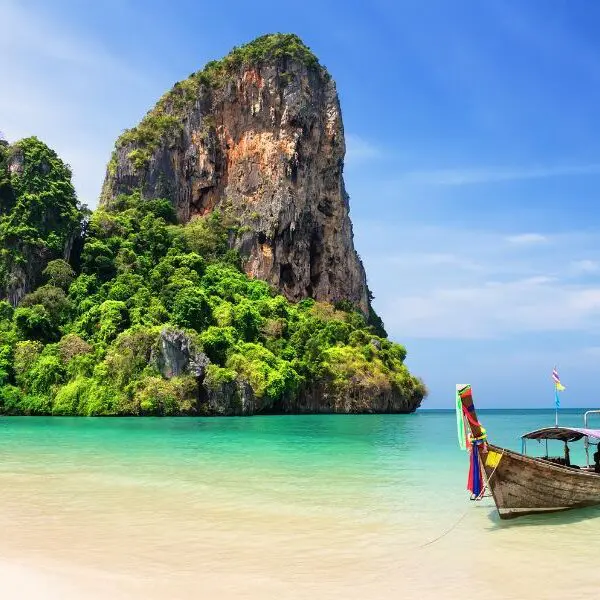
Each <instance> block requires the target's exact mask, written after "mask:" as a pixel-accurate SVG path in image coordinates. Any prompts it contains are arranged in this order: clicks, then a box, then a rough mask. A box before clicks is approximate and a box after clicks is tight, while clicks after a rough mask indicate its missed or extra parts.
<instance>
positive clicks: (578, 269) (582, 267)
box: [571, 258, 600, 273]
mask: <svg viewBox="0 0 600 600" xmlns="http://www.w3.org/2000/svg"><path fill="white" fill-rule="evenodd" d="M571 270H572V271H573V272H575V273H597V272H598V271H599V270H600V262H598V261H597V260H589V259H587V258H586V259H583V260H575V261H573V262H572V263H571Z"/></svg>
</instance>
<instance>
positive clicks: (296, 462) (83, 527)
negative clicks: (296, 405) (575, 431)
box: [0, 410, 600, 599]
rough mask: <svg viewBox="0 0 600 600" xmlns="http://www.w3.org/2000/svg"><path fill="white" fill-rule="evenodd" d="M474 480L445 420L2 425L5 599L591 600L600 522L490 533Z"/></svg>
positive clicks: (544, 415) (547, 415)
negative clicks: (483, 599)
mask: <svg viewBox="0 0 600 600" xmlns="http://www.w3.org/2000/svg"><path fill="white" fill-rule="evenodd" d="M582 414H583V410H581V411H568V412H567V411H563V412H562V414H561V423H562V424H571V425H581V424H582V423H583V420H582ZM480 420H481V421H482V422H483V424H484V425H485V426H486V428H487V430H488V435H489V436H490V438H491V440H493V441H494V442H495V443H498V444H500V445H504V446H507V447H509V448H514V449H517V450H520V446H521V444H520V439H519V435H520V434H521V433H523V432H525V431H529V430H531V429H535V428H537V427H540V426H544V425H552V424H553V423H554V414H553V412H551V411H548V412H543V411H481V414H480ZM592 426H594V425H593V424H592ZM536 445H537V444H536ZM576 445H577V444H573V452H572V455H571V456H572V459H576V460H578V461H579V462H581V461H582V460H583V456H582V454H581V453H577V452H576V451H575V446H576ZM555 448H556V453H557V454H560V453H561V446H560V445H555ZM535 449H536V448H535V446H533V443H532V446H531V447H530V450H535ZM467 470H468V461H467V456H466V454H465V453H464V452H462V451H460V449H459V448H458V444H457V438H456V426H455V417H454V414H453V413H451V412H433V411H423V412H419V413H417V414H413V415H369V416H366V415H365V416H355V415H348V416H346V415H336V416H333V415H332V416H329V415H327V416H306V417H305V416H293V417H289V416H288V417H276V416H273V417H253V418H220V419H209V418H206V419H202V418H200V419H187V418H185V419H184V418H179V419H151V418H144V419H81V418H80V419H77V418H74V419H70V418H51V419H46V418H4V419H0V505H1V507H2V509H1V510H0V532H1V533H0V577H1V578H2V580H3V581H4V585H3V593H2V598H61V599H66V598H106V597H111V598H145V599H154V598H156V599H163V598H164V599H166V598H169V599H173V598H198V597H210V598H261V599H269V598H277V599H283V598H293V599H296V598H309V597H310V598H345V599H349V598H367V597H368V598H373V599H379V598H381V599H383V598H396V597H399V596H405V597H417V596H419V597H420V598H463V597H464V596H465V594H468V593H477V594H478V595H483V594H485V596H487V597H488V598H499V599H500V598H523V597H525V596H526V595H532V594H535V595H536V597H538V598H540V597H543V598H562V597H564V596H567V595H568V596H570V597H585V596H586V595H588V594H589V595H592V594H594V592H595V591H596V590H597V585H598V576H597V573H598V560H599V559H598V551H597V548H595V547H594V542H595V540H597V539H599V536H600V510H596V509H586V510H580V511H572V512H569V513H562V514H554V515H543V516H539V517H538V516H536V517H523V518H520V519H517V520H514V521H500V520H499V519H498V517H497V514H496V512H495V509H494V506H493V503H492V501H491V499H484V500H483V501H482V502H477V503H474V502H470V501H469V494H468V492H467V491H466V490H465V484H466V477H467ZM469 590H471V592H469Z"/></svg>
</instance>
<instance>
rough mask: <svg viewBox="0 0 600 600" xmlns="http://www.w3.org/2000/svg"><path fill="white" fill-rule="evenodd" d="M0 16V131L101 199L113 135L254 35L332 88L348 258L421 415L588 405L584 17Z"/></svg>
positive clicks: (24, 2) (596, 17) (589, 105)
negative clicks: (462, 387)
mask: <svg viewBox="0 0 600 600" xmlns="http://www.w3.org/2000/svg"><path fill="white" fill-rule="evenodd" d="M223 6H224V5H222V4H221V3H217V2H214V1H213V2H198V1H196V2H191V1H181V2H172V1H171V2H166V1H151V0H146V1H141V0H130V1H125V0H107V1H104V2H102V1H98V2H94V3H87V2H85V3H83V2H76V1H66V0H55V1H54V2H53V3H52V5H51V6H50V4H48V3H47V2H43V1H41V0H18V1H17V0H15V1H11V0H0V15H1V20H0V23H1V25H2V35H0V80H1V81H2V93H1V94H0V130H2V131H3V132H4V133H5V135H6V137H7V138H8V139H9V140H15V139H18V138H20V137H23V136H26V135H37V136H38V137H40V138H42V139H43V140H44V141H46V142H47V143H48V144H50V145H51V146H52V147H53V148H55V149H56V150H57V151H58V152H59V154H60V155H61V156H62V157H63V158H64V159H65V160H66V161H67V162H69V164H71V165H72V167H73V170H74V174H75V183H76V187H77V190H78V193H79V196H80V199H81V200H82V201H84V202H86V203H88V204H89V205H90V206H94V205H95V204H96V200H97V197H98V193H99V190H100V186H101V183H102V179H103V176H104V169H105V165H106V162H107V160H108V158H109V155H110V151H111V148H112V145H113V143H114V140H115V138H116V137H117V136H118V135H119V133H120V132H121V131H122V130H123V129H125V128H127V127H130V126H132V125H133V124H135V123H136V122H137V121H139V119H140V118H141V117H142V116H143V114H144V113H145V112H146V111H147V110H148V109H149V108H150V107H151V106H152V105H153V104H154V102H155V101H156V100H157V99H158V97H159V96H160V95H162V93H163V92H164V91H166V90H167V89H168V88H170V87H171V86H172V84H173V83H174V82H175V81H178V80H181V79H183V78H185V77H187V76H188V75H189V74H190V73H191V72H193V71H195V70H197V69H198V68H200V67H201V66H202V65H203V64H204V63H205V62H206V61H208V60H211V59H215V58H219V57H221V56H223V55H224V54H226V53H227V52H228V51H229V50H230V48H231V47H232V46H234V45H240V44H242V43H244V42H246V41H249V40H251V39H253V38H254V37H256V36H258V35H262V34H264V33H269V32H274V31H282V32H294V33H297V34H298V35H300V37H302V39H303V40H304V41H305V43H306V44H307V45H309V46H310V47H311V48H312V49H313V51H314V52H315V53H316V54H317V55H318V56H319V58H320V60H321V62H322V63H323V64H324V65H326V66H327V67H328V69H329V70H330V72H331V74H332V76H333V77H334V79H335V80H336V82H337V87H338V91H339V94H340V98H341V103H342V111H343V117H344V124H345V130H346V136H347V146H348V151H347V160H346V167H345V176H346V185H347V188H348V192H349V193H350V202H351V216H352V219H353V223H354V233H355V243H356V247H357V249H358V251H359V253H360V254H361V256H362V258H363V261H364V263H365V266H366V269H367V274H368V278H369V284H370V287H371V289H372V291H373V293H374V294H375V297H376V299H375V308H376V310H378V311H379V313H380V314H381V315H382V317H383V319H384V321H385V323H386V326H387V329H388V332H389V334H390V337H392V338H393V339H394V340H396V341H399V342H401V343H403V344H405V345H406V346H407V349H408V360H407V363H408V365H409V366H410V368H411V369H412V370H413V371H414V372H415V373H416V374H418V375H420V376H422V377H423V379H424V380H425V382H426V383H427V384H428V386H429V389H430V397H429V399H428V400H427V401H426V404H425V406H428V407H432V408H433V407H451V406H452V402H453V395H454V384H455V383H463V382H470V383H472V384H473V386H474V394H475V395H476V400H477V403H478V405H479V406H487V407H491V406H522V407H544V406H547V407H552V405H553V389H552V382H551V379H550V373H551V370H552V367H553V366H554V365H555V364H556V365H558V368H559V372H560V374H561V377H562V379H563V382H564V383H565V385H566V386H567V390H566V391H565V392H563V394H562V404H563V406H565V407H567V406H592V405H600V379H599V378H598V376H597V371H598V366H599V365H600V235H599V234H600V203H599V202H598V200H599V198H598V196H599V190H600V111H599V110H598V106H599V105H600V61H599V60H598V57H599V55H600V41H598V36H597V30H598V26H600V4H598V3H593V2H579V3H576V2H558V1H553V2H548V1H546V0H528V1H527V2H524V1H522V0H512V1H498V0H489V1H487V2H485V3H474V2H471V1H463V0H453V1H452V2H447V1H445V0H437V1H436V0H428V1H427V2H423V1H422V0H414V1H410V2H409V1H404V2H403V1H399V0H397V1H395V2H393V1H387V2H385V1H378V0H375V1H371V2H369V3H367V2H349V1H346V2H341V1H339V2H327V1H324V0H321V1H320V2H316V1H313V0H305V1H304V2H302V4H301V5H298V4H289V3H287V4H286V3H282V2H280V1H277V2H271V1H263V2H251V3H250V2H237V1H233V0H230V2H228V3H227V4H226V8H223Z"/></svg>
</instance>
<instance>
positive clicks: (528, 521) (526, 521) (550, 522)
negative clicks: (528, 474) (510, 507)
mask: <svg viewBox="0 0 600 600" xmlns="http://www.w3.org/2000/svg"><path fill="white" fill-rule="evenodd" d="M598 517H600V506H590V507H586V508H573V509H569V510H563V511H557V512H552V513H544V514H536V515H524V516H522V517H516V518H514V519H501V518H500V515H499V514H498V511H497V510H495V509H494V510H491V511H490V512H489V514H488V519H489V521H490V523H491V524H490V527H489V528H488V529H489V530H490V531H495V530H505V529H510V528H519V527H532V526H533V527H538V526H544V527H548V526H556V525H572V524H574V523H580V522H582V521H588V520H590V519H596V518H598Z"/></svg>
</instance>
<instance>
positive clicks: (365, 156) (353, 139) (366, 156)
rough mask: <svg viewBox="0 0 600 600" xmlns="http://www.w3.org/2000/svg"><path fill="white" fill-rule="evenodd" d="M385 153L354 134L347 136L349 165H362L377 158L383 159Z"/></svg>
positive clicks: (347, 161) (347, 160)
mask: <svg viewBox="0 0 600 600" xmlns="http://www.w3.org/2000/svg"><path fill="white" fill-rule="evenodd" d="M383 154H384V153H383V151H382V150H381V149H380V148H379V147H378V146H376V145H374V144H373V143H371V142H369V141H368V140H365V139H364V138H362V137H360V136H358V135H355V134H352V133H347V134H346V159H345V162H346V163H347V164H355V163H362V162H365V161H368V160H373V159H375V158H381V157H382V156H383Z"/></svg>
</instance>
